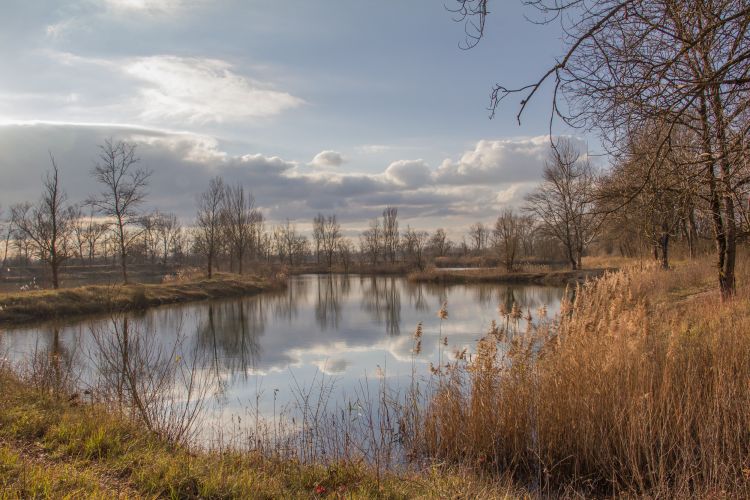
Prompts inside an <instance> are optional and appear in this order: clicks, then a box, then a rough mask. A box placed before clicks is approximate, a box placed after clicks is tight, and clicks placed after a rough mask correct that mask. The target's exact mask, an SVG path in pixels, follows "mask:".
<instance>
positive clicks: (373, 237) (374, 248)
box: [359, 219, 383, 265]
mask: <svg viewBox="0 0 750 500" xmlns="http://www.w3.org/2000/svg"><path fill="white" fill-rule="evenodd" d="M382 240H383V231H382V229H381V227H380V221H379V220H378V219H374V220H372V221H370V227H368V228H367V229H365V230H364V231H363V232H362V234H361V235H360V237H359V248H360V253H361V254H362V255H363V256H367V257H368V258H369V260H370V264H372V265H376V264H377V263H378V258H379V257H380V255H381V249H382V248H383V243H382Z"/></svg>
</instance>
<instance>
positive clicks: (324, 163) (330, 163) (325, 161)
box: [310, 149, 346, 168]
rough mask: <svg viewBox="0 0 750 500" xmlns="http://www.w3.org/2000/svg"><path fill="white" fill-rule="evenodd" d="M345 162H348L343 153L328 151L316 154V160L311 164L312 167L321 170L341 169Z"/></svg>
mask: <svg viewBox="0 0 750 500" xmlns="http://www.w3.org/2000/svg"><path fill="white" fill-rule="evenodd" d="M345 161H346V160H345V158H344V157H343V156H342V155H341V153H339V152H338V151H332V150H330V149H327V150H325V151H321V152H320V153H318V154H316V155H315V158H313V159H312V161H311V162H310V165H311V166H313V167H320V168H326V167H340V166H341V165H342V164H343V163H344V162H345Z"/></svg>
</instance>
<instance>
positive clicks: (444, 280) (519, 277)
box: [408, 268, 614, 286]
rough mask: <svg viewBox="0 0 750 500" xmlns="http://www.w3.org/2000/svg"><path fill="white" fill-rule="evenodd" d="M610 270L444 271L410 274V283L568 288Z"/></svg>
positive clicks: (432, 270)
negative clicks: (501, 284) (563, 286)
mask: <svg viewBox="0 0 750 500" xmlns="http://www.w3.org/2000/svg"><path fill="white" fill-rule="evenodd" d="M608 270H609V271H613V270H614V269H611V268H593V269H580V270H576V271H571V270H554V271H546V270H544V271H527V272H511V273H509V272H507V271H506V270H505V269H502V268H485V269H460V270H445V269H439V268H432V269H427V270H425V271H415V272H412V273H409V275H408V279H409V281H412V282H414V283H441V284H465V283H503V284H523V285H557V286H562V285H569V284H575V283H584V282H585V281H586V280H589V279H593V278H597V277H599V276H602V275H603V274H604V273H605V272H606V271H608Z"/></svg>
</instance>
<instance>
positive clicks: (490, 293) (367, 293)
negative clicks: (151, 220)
mask: <svg viewBox="0 0 750 500" xmlns="http://www.w3.org/2000/svg"><path fill="white" fill-rule="evenodd" d="M563 294H564V290H563V289H561V288H555V287H542V286H524V285H493V284H471V285H436V284H416V283H410V282H408V281H407V280H406V279H404V278H402V277H385V276H377V277H373V276H358V275H303V276H293V277H291V278H289V284H288V287H287V288H286V289H285V290H283V291H278V292H269V293H264V294H260V295H256V296H251V297H246V298H241V299H230V300H221V301H207V302H197V303H191V304H183V305H175V306H162V307H159V308H155V309H151V310H149V311H147V312H145V313H142V314H132V315H130V316H129V317H128V321H129V328H130V329H131V332H138V334H140V335H142V336H143V338H144V339H145V340H144V345H145V344H146V343H148V345H149V346H151V348H152V349H158V350H159V351H160V352H161V353H162V355H161V357H159V358H158V360H159V361H158V362H174V363H189V364H190V365H191V370H192V371H195V372H197V373H199V374H200V375H201V377H202V380H204V382H205V383H206V384H207V385H206V387H207V390H206V395H207V397H206V400H207V403H206V404H205V405H204V406H205V408H204V410H203V421H204V424H203V425H204V426H206V428H210V429H212V430H213V431H216V429H222V428H223V427H227V426H234V427H236V426H237V422H241V421H242V419H243V417H244V419H245V421H247V417H248V414H253V415H255V416H256V418H257V416H258V415H260V416H262V417H271V416H275V415H276V414H277V413H281V412H282V409H283V408H285V407H288V406H289V405H292V404H294V403H295V401H297V402H298V400H299V394H300V392H301V390H302V389H305V388H308V389H309V387H310V386H314V385H315V384H317V383H320V381H321V380H325V381H326V384H329V385H330V386H332V387H333V390H332V391H331V392H330V394H331V396H330V401H329V403H328V404H330V405H333V406H337V405H338V406H341V407H343V406H344V405H351V398H352V397H353V396H352V395H354V394H360V393H361V392H362V389H363V387H364V388H366V387H367V386H368V384H371V383H372V382H373V381H374V380H380V381H382V380H387V381H388V384H389V385H390V386H391V387H396V388H398V387H399V386H405V385H406V384H408V383H409V380H411V377H412V373H413V372H416V373H417V375H418V376H420V377H422V376H425V377H426V376H427V375H428V374H429V367H430V363H433V364H435V365H437V364H438V360H439V359H440V358H441V357H442V359H443V360H445V359H447V358H448V357H450V356H451V355H452V353H453V352H454V351H456V350H461V349H463V348H468V349H469V351H471V350H472V348H473V346H474V344H475V342H476V341H477V340H478V339H479V338H480V337H481V336H482V335H483V334H484V333H485V332H486V331H487V329H488V327H489V326H490V323H491V322H492V320H498V319H499V317H498V305H499V304H505V305H506V307H507V308H508V309H510V308H511V306H512V304H513V303H514V302H515V303H517V304H518V305H519V306H521V308H522V309H523V310H524V311H526V310H527V309H528V310H530V311H531V312H532V313H533V314H534V315H536V311H537V310H538V309H539V308H540V307H542V306H545V307H546V309H547V311H548V314H549V315H550V316H551V315H553V314H555V313H556V312H557V310H558V309H559V306H560V301H561V299H562V297H563ZM443 303H447V310H448V318H447V319H446V320H444V321H442V324H441V321H440V319H439V318H438V315H437V312H438V310H439V309H440V307H441V305H442V304H443ZM120 321H121V318H118V319H116V320H115V319H113V318H110V317H101V318H91V319H85V320H76V321H71V322H63V323H56V324H44V325H37V326H33V327H25V328H18V329H11V330H7V331H3V332H0V357H7V358H8V359H10V360H11V361H14V362H21V361H23V360H26V361H28V360H29V359H31V357H33V356H34V355H35V354H36V356H37V357H39V354H40V353H42V354H44V353H49V352H52V351H54V352H58V353H60V357H61V358H63V359H64V360H65V363H66V366H68V367H69V369H70V370H71V371H72V372H74V378H75V379H76V380H77V382H78V385H79V386H84V387H86V386H87V384H88V385H89V386H93V385H94V384H95V382H94V381H95V380H96V379H97V376H98V375H100V374H98V373H96V372H97V369H101V368H100V367H101V366H102V365H101V363H100V362H99V361H100V359H99V358H100V356H99V355H98V354H97V350H101V348H102V345H101V344H102V339H105V340H106V339H107V338H109V337H107V335H110V336H111V335H112V332H110V331H109V330H111V329H112V328H114V327H115V325H118V324H119V322H120ZM420 322H422V324H423V331H424V333H423V338H422V345H421V352H420V353H419V354H418V355H415V354H414V352H413V349H414V339H413V332H414V330H415V328H416V326H417V324H418V323H420ZM441 331H442V336H443V337H444V338H447V346H443V343H442V342H441V341H440V340H439V339H440V338H441V337H440V335H441ZM96 332H98V336H97V333H96ZM97 339H98V341H97ZM150 359H151V360H152V361H153V360H154V359H156V357H153V356H152V357H151V358H150ZM206 381H207V382H206ZM238 417H239V418H238Z"/></svg>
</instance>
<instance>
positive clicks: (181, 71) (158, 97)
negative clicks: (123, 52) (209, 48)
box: [124, 56, 303, 123]
mask: <svg viewBox="0 0 750 500" xmlns="http://www.w3.org/2000/svg"><path fill="white" fill-rule="evenodd" d="M124 71H125V72H126V73H127V74H128V75H130V76H132V77H135V78H136V79H138V80H141V81H142V82H145V83H146V85H145V86H144V87H142V88H141V89H140V96H139V98H138V99H137V103H138V106H139V108H140V109H141V116H142V117H143V118H144V119H146V120H157V121H158V120H164V119H167V120H175V119H176V120H187V121H188V122H191V123H207V122H218V123H221V122H226V121H239V120H244V119H251V118H260V117H268V116H273V115H277V114H279V113H281V112H282V111H284V110H286V109H289V108H293V107H296V106H299V105H301V104H302V103H303V101H302V99H300V98H298V97H295V96H292V95H291V94H288V93H286V92H281V91H277V90H272V89H268V88H264V86H262V85H261V84H259V83H258V82H255V81H253V80H250V79H248V78H246V77H243V76H241V75H238V74H236V73H234V72H233V71H232V66H231V65H230V64H229V63H227V62H225V61H221V60H218V59H200V58H183V57H176V56H153V57H145V58H139V59H134V60H132V61H130V62H128V63H127V64H126V65H125V68H124Z"/></svg>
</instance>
